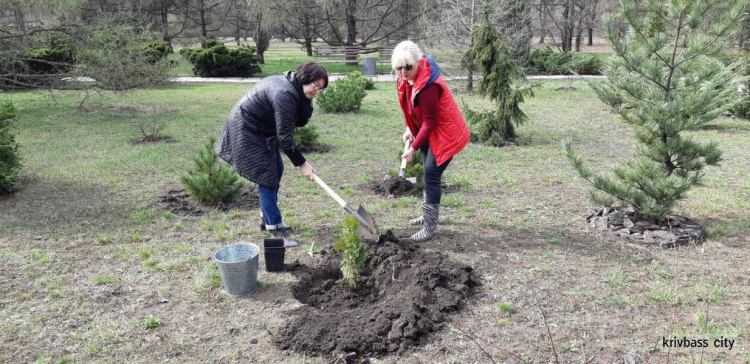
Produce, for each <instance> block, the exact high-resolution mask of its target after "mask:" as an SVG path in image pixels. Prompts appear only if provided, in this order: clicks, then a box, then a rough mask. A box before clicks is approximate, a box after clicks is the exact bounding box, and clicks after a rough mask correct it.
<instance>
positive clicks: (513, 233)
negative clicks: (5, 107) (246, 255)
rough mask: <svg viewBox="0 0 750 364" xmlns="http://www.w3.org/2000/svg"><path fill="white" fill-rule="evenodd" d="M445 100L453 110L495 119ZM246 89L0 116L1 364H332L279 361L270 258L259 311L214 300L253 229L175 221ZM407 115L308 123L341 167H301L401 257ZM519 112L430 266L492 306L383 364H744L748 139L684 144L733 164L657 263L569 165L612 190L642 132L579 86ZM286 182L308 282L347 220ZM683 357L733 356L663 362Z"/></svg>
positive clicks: (458, 164) (230, 217)
mask: <svg viewBox="0 0 750 364" xmlns="http://www.w3.org/2000/svg"><path fill="white" fill-rule="evenodd" d="M453 86H455V87H456V89H457V90H456V91H457V92H456V97H457V99H458V100H459V102H461V101H462V100H463V101H465V102H466V103H467V104H468V105H470V106H472V107H475V108H478V107H489V106H490V104H489V103H488V102H487V101H486V100H482V99H479V98H478V97H477V96H475V95H470V94H466V93H465V92H462V91H461V88H462V87H461V86H462V85H460V84H454V85H453ZM562 86H566V87H569V86H573V87H576V88H577V90H575V91H556V89H558V88H560V87H562ZM248 87H249V86H248V85H237V84H230V85H168V86H163V87H159V88H153V89H147V90H138V91H134V92H132V93H126V94H111V95H104V96H97V97H94V98H92V99H90V100H88V101H87V102H86V103H85V104H84V108H76V105H77V104H78V103H79V102H80V101H81V97H82V96H80V95H75V94H69V93H54V94H50V93H44V92H15V93H6V94H5V97H6V98H8V99H10V100H12V101H13V102H14V103H15V104H16V106H17V107H18V109H19V112H20V118H19V123H18V125H17V126H18V128H17V132H18V136H17V139H18V142H19V143H20V144H21V152H22V156H23V162H24V171H25V173H26V174H27V176H28V180H27V181H26V185H25V187H24V188H23V189H22V190H20V191H19V192H18V193H16V194H15V195H13V196H10V197H0V258H2V259H0V276H2V277H3V279H2V280H0V362H38V363H50V362H59V361H60V360H61V359H67V360H69V361H68V362H123V361H136V362H155V361H167V360H169V361H186V362H208V361H223V362H267V363H276V362H296V363H303V362H313V363H316V362H321V363H322V362H329V361H330V360H331V358H316V357H313V358H311V357H309V356H306V355H305V354H303V353H297V352H287V351H281V350H280V349H278V347H277V346H276V345H275V344H274V337H275V335H276V333H278V332H279V330H280V329H282V328H283V327H284V325H285V324H286V323H287V322H288V321H289V320H290V319H291V318H292V317H293V315H294V310H295V309H296V308H298V307H300V306H301V305H302V304H301V303H300V302H298V301H297V300H296V299H295V298H294V297H293V296H292V294H291V292H290V287H291V286H292V285H293V284H294V283H295V281H296V278H294V276H292V275H291V274H289V273H269V272H266V271H265V270H264V269H263V266H264V265H263V257H262V255H261V258H260V259H261V269H260V271H259V272H258V273H259V276H258V277H259V278H258V279H259V284H260V288H259V289H258V291H257V292H256V293H254V294H253V295H251V296H249V297H247V298H232V297H228V296H226V295H224V294H222V293H220V288H219V286H220V280H219V278H218V273H217V269H216V264H215V263H214V261H213V260H212V255H213V253H214V252H215V251H216V250H218V249H219V248H220V247H222V246H224V245H226V244H230V243H235V242H239V241H247V242H253V243H256V244H260V243H261V242H262V239H263V237H264V236H265V235H264V234H263V233H262V232H260V231H258V228H257V222H258V211H257V210H255V209H244V208H235V209H230V210H228V211H221V210H209V211H208V213H206V214H204V215H201V216H184V215H180V214H177V213H172V212H170V211H169V210H168V209H167V207H166V206H165V205H164V204H163V203H161V200H162V198H163V197H164V196H165V194H167V193H168V192H169V191H170V190H177V189H181V186H180V184H179V177H180V175H181V174H182V173H184V171H185V169H186V168H187V167H188V166H190V165H191V163H193V162H192V158H193V157H194V156H195V155H196V153H197V151H198V149H199V148H200V147H201V146H202V145H203V144H204V143H205V141H206V140H207V138H208V136H211V135H217V134H218V132H219V130H220V128H221V126H222V124H223V121H224V117H225V116H226V114H227V113H228V112H229V110H230V109H231V107H232V106H233V105H234V103H235V102H236V100H237V99H238V98H239V97H240V96H241V95H242V94H243V92H245V91H246V89H247V88H248ZM394 97H395V91H394V90H393V85H392V84H390V83H381V84H378V85H377V89H376V90H374V91H370V92H369V93H368V96H367V97H366V98H365V101H364V104H363V106H362V110H361V111H360V112H358V113H347V114H326V113H323V112H321V111H320V110H316V112H315V113H314V116H313V119H312V121H311V124H313V125H316V126H317V128H318V131H319V132H320V134H321V141H322V142H323V143H325V144H328V145H330V146H332V148H333V149H332V150H331V151H330V152H328V153H324V154H308V155H307V158H308V160H309V161H310V163H311V164H312V165H313V166H314V167H315V168H316V169H317V172H318V174H319V176H320V177H321V178H323V179H324V180H325V181H326V182H327V183H328V184H329V185H330V186H331V187H332V188H334V189H335V190H336V191H341V194H342V196H343V197H344V198H345V199H347V202H349V203H350V204H352V205H355V206H356V205H358V204H363V205H364V206H366V207H367V209H368V210H369V211H370V213H372V215H373V216H374V218H375V219H376V220H377V221H378V224H379V226H380V230H381V233H382V232H384V231H385V230H387V229H390V230H393V231H394V232H395V233H396V235H397V236H406V235H408V234H410V233H413V232H414V231H415V230H416V229H415V228H407V227H406V221H407V220H408V219H409V218H412V217H414V216H416V215H417V214H418V206H419V202H420V201H419V199H417V198H414V197H402V198H397V199H396V198H386V197H382V196H380V195H376V194H375V193H373V192H372V191H371V190H369V189H367V188H366V187H364V186H365V183H367V182H370V181H376V180H380V179H382V178H383V176H384V175H386V174H387V173H388V171H389V170H392V169H396V168H398V160H396V153H397V152H396V151H397V150H399V149H400V148H401V145H400V134H401V132H402V130H403V126H402V121H401V116H400V112H399V111H398V107H397V105H396V102H395V99H394ZM523 108H524V110H525V111H526V112H527V113H528V114H529V116H530V120H529V122H528V123H527V124H525V125H523V126H521V127H520V128H519V131H520V133H521V134H522V136H523V139H524V140H525V141H526V142H527V143H526V145H522V146H514V147H506V148H501V149H498V148H493V147H488V146H483V145H477V144H470V145H469V146H468V147H467V148H466V149H465V150H464V151H463V152H462V153H461V154H459V155H458V156H457V157H456V158H455V159H454V160H453V162H452V163H451V165H450V167H449V168H448V169H447V171H446V174H445V179H446V180H447V181H448V182H449V183H450V184H452V185H454V186H457V188H454V189H451V191H452V192H450V193H447V194H446V195H444V207H443V209H442V210H441V214H442V215H441V224H440V233H439V235H438V236H437V237H436V238H435V239H433V240H432V241H429V242H427V243H423V244H422V247H423V248H424V249H426V250H429V251H433V252H440V253H444V254H447V255H448V256H449V257H450V258H451V259H452V260H455V261H457V262H462V263H465V264H468V265H471V266H472V267H473V268H474V270H475V272H476V273H477V274H478V276H479V277H480V279H481V282H482V286H481V287H480V288H479V293H478V294H477V295H475V296H474V297H473V298H471V299H470V300H469V301H468V304H467V307H466V308H465V309H464V310H462V311H461V312H459V313H458V314H456V315H455V316H453V317H452V320H451V321H450V322H449V323H448V324H446V325H445V326H444V327H443V329H442V330H440V331H438V332H436V333H433V334H431V335H430V336H428V338H427V340H426V341H425V342H424V343H423V345H421V346H418V347H416V348H413V349H412V350H410V351H407V352H405V353H402V354H394V355H390V356H385V357H382V358H379V359H378V362H387V363H396V362H398V363H401V362H456V363H459V362H460V363H465V362H488V361H489V359H488V357H487V355H492V356H493V358H494V360H495V361H497V362H515V361H519V360H522V361H528V362H551V361H554V360H555V355H558V356H559V357H560V362H581V361H584V362H622V361H627V362H645V361H648V360H653V361H654V362H666V361H667V358H668V357H669V358H670V360H673V361H675V362H687V361H690V360H691V358H693V357H694V358H695V360H698V358H699V357H701V356H702V357H703V358H704V359H708V360H710V361H714V362H746V361H748V360H750V336H749V335H748V332H750V308H749V307H750V285H749V284H748V282H749V281H750V265H748V264H747V262H748V261H750V251H748V243H749V242H750V238H749V236H750V234H749V232H750V162H749V161H750V149H748V148H747V145H748V144H749V143H750V123H749V122H748V121H745V120H738V119H729V118H720V119H719V120H717V121H715V122H713V123H711V124H710V125H709V126H708V127H706V128H704V129H703V130H700V131H696V132H693V133H691V134H690V136H691V137H694V138H697V139H700V140H702V141H717V142H719V143H720V146H721V149H722V150H723V151H724V160H723V162H722V163H721V167H718V168H709V169H707V170H706V179H705V186H703V187H699V188H696V189H694V190H692V191H691V192H690V194H689V198H688V199H687V200H686V201H684V202H682V203H681V204H679V206H678V208H677V213H679V214H682V215H685V216H687V217H690V218H692V219H695V220H696V221H698V222H700V223H701V224H703V225H704V226H705V227H706V228H707V230H708V235H709V239H708V240H707V241H706V242H705V243H704V244H703V245H700V246H689V247H684V248H680V249H676V250H659V249H654V248H645V247H642V246H638V245H636V244H634V243H631V242H629V241H626V240H623V239H621V238H618V237H613V236H611V235H604V234H602V233H599V232H596V231H594V230H593V229H590V228H588V226H587V225H586V222H585V218H586V216H587V215H589V214H591V213H593V212H594V211H595V208H596V206H594V205H592V204H591V203H590V202H588V201H587V197H586V196H587V192H586V186H585V185H584V184H583V183H582V181H581V180H580V178H578V176H577V175H576V174H575V173H574V171H573V169H572V168H571V167H570V166H569V165H568V163H567V161H566V159H565V157H564V154H563V152H562V147H561V141H562V140H564V139H572V140H573V143H574V146H575V147H576V149H577V150H578V151H579V152H580V153H581V154H582V156H583V157H584V158H585V159H586V160H587V161H588V163H589V165H590V166H591V167H592V168H594V169H596V170H606V169H607V168H608V167H609V166H612V165H614V164H615V163H617V162H620V161H623V160H625V159H626V158H627V157H628V156H629V155H630V154H631V152H632V150H633V147H634V138H633V135H632V132H631V131H630V130H629V128H628V127H627V126H625V125H624V124H623V123H621V122H620V121H618V120H617V117H616V116H615V115H614V114H612V113H610V112H609V111H608V110H607V109H606V108H605V106H604V105H603V104H602V103H601V102H599V101H598V99H597V98H596V97H595V95H594V94H593V92H592V91H591V90H590V88H589V87H588V86H587V85H586V84H585V83H583V82H581V81H568V82H548V83H545V84H544V85H543V87H542V88H541V89H540V90H539V92H538V93H537V95H536V97H534V98H530V99H528V100H527V102H526V103H525V104H524V105H523ZM138 121H146V122H150V121H156V122H159V123H166V127H165V129H164V133H165V134H166V135H169V136H171V137H172V141H171V142H161V143H156V144H131V143H129V141H131V140H133V139H136V138H138V137H139V133H138V131H137V129H136V128H135V127H134V126H133V124H134V123H135V122H138ZM285 163H286V166H287V169H286V171H287V173H286V176H285V177H284V179H283V181H282V187H281V193H280V201H281V209H282V211H283V213H284V218H285V222H287V223H289V224H291V225H293V226H294V228H295V229H296V234H295V236H296V237H298V239H299V240H300V241H301V243H302V244H303V245H304V246H303V248H300V249H297V250H294V251H291V252H288V253H287V256H286V260H287V262H288V263H289V262H292V261H294V260H296V259H298V260H299V261H300V262H301V263H302V264H312V263H313V262H314V260H313V259H311V258H310V257H309V256H308V255H307V254H306V253H305V249H306V248H309V247H310V246H311V245H312V244H313V243H314V244H315V246H314V249H321V248H323V247H327V246H330V245H331V244H333V242H334V241H335V234H336V230H337V228H338V226H339V225H340V223H341V221H342V218H343V217H344V215H345V212H344V211H343V209H341V208H340V207H339V206H338V205H337V204H336V203H335V202H334V201H333V200H332V199H331V198H329V197H328V196H327V195H326V193H325V192H323V191H322V190H321V189H320V188H319V187H317V185H316V184H315V183H313V182H310V181H307V180H305V179H304V178H303V177H302V176H301V174H300V173H299V171H298V170H296V169H294V168H293V167H292V166H291V164H290V163H289V161H288V160H286V158H285ZM248 189H249V190H251V191H252V186H249V187H248ZM545 322H546V324H545ZM548 335H551V337H552V342H553V343H554V345H551V344H550V341H549V338H548ZM672 336H677V337H678V338H682V337H683V336H684V337H687V338H688V339H702V338H711V339H712V340H711V342H713V339H718V338H721V337H724V338H729V339H732V340H734V346H733V348H732V349H731V350H729V349H728V348H708V349H705V351H701V349H685V348H671V349H670V348H666V347H663V346H662V338H663V337H667V338H671V337H672ZM553 347H554V350H553Z"/></svg>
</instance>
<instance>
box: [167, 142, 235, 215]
mask: <svg viewBox="0 0 750 364" xmlns="http://www.w3.org/2000/svg"><path fill="white" fill-rule="evenodd" d="M214 143H216V138H214V137H211V138H210V139H209V141H208V143H206V145H205V147H204V148H203V149H201V150H200V152H199V154H198V156H197V157H195V158H194V159H193V160H194V161H195V167H192V168H188V170H187V174H185V175H183V176H182V177H181V178H180V182H182V186H183V187H185V189H186V190H187V191H188V193H189V194H190V196H192V197H193V198H194V199H196V200H197V201H200V202H203V203H207V204H211V205H216V204H218V203H227V202H231V201H233V200H234V199H236V198H237V196H239V194H240V192H241V190H242V186H243V184H242V182H241V181H240V176H239V175H237V173H236V172H235V171H234V169H232V167H230V166H229V165H227V164H226V163H224V162H222V161H221V160H220V159H219V157H218V156H217V155H216V154H215V153H214V148H213V146H214Z"/></svg>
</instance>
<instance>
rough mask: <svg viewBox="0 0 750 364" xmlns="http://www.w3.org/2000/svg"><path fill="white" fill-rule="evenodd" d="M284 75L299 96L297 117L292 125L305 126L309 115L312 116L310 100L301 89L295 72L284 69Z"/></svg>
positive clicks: (300, 83)
mask: <svg viewBox="0 0 750 364" xmlns="http://www.w3.org/2000/svg"><path fill="white" fill-rule="evenodd" d="M284 76H286V79H287V80H288V81H289V82H291V83H292V85H293V86H294V89H295V90H297V95H298V96H299V105H298V106H297V118H296V120H295V122H294V126H296V127H302V126H305V125H307V123H308V122H309V121H310V117H312V113H313V106H312V100H310V99H308V98H307V96H305V91H304V90H303V89H302V82H300V81H299V80H298V79H297V77H296V72H294V71H286V72H284Z"/></svg>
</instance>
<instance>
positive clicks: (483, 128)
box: [461, 24, 534, 146]
mask: <svg viewBox="0 0 750 364" xmlns="http://www.w3.org/2000/svg"><path fill="white" fill-rule="evenodd" d="M471 34H472V36H473V37H474V40H475V41H474V45H473V46H472V47H471V48H470V49H469V50H468V51H466V53H464V55H463V56H462V57H461V64H462V66H463V67H468V65H470V64H471V65H474V67H476V69H477V70H478V71H479V72H481V73H482V80H481V81H480V82H479V93H480V94H481V95H483V96H486V97H488V98H489V99H490V100H492V101H493V102H494V103H495V110H493V111H489V112H477V111H473V110H470V109H466V110H465V113H466V119H467V120H468V121H469V123H470V124H473V125H477V131H478V133H477V137H478V139H479V141H482V142H487V143H489V144H491V145H494V146H503V145H505V144H506V143H508V142H510V141H513V140H515V139H516V137H517V134H516V130H515V126H518V125H521V124H522V123H523V122H524V121H526V119H528V117H527V116H526V114H524V112H523V111H522V110H521V108H520V105H521V103H523V100H524V96H533V88H534V85H531V84H523V85H519V83H520V82H523V81H525V76H524V73H523V69H522V68H521V67H519V66H518V63H517V62H516V60H515V59H514V58H513V57H512V56H511V54H510V49H509V48H508V46H507V45H506V44H505V43H504V42H503V41H502V40H500V36H499V34H498V33H497V31H496V30H495V29H494V28H493V27H491V26H489V25H487V24H478V25H477V26H476V27H475V28H474V30H473V31H472V32H471Z"/></svg>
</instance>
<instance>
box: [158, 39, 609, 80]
mask: <svg viewBox="0 0 750 364" xmlns="http://www.w3.org/2000/svg"><path fill="white" fill-rule="evenodd" d="M224 43H225V44H226V45H227V46H228V47H234V46H235V44H236V43H234V41H227V40H224ZM243 44H245V43H244V42H243ZM249 44H250V45H251V46H253V43H252V42H250V43H249ZM320 45H324V43H315V44H314V46H316V47H317V46H320ZM194 46H197V45H194ZM540 47H546V45H544V44H541V45H540V44H534V48H540ZM553 48H554V47H553ZM609 48H610V47H609V46H602V45H600V44H598V43H597V44H596V45H595V46H592V47H587V46H583V47H582V48H581V49H582V51H583V52H585V53H586V54H593V55H595V56H596V57H598V58H601V59H602V60H604V61H606V60H607V59H609V57H610V53H609ZM179 49H180V47H177V48H176V49H175V53H173V54H170V55H169V56H168V59H169V60H171V61H173V62H174V63H175V67H173V68H172V69H171V70H170V71H169V75H170V76H174V77H193V76H194V75H193V70H192V65H191V64H190V62H188V61H187V60H185V59H184V58H183V57H182V56H180V54H179ZM425 51H426V52H427V54H429V55H431V56H433V57H434V58H435V59H436V60H437V61H438V62H439V63H440V67H441V69H442V70H443V71H444V72H445V74H446V76H447V77H458V76H466V74H465V73H466V72H465V71H464V69H463V68H462V67H461V66H460V64H459V60H460V58H461V53H460V52H456V51H442V50H435V51H433V50H430V49H426V50H425ZM364 57H375V58H377V57H378V54H377V53H372V54H364V55H360V57H359V58H360V59H359V65H357V66H350V65H346V64H343V63H325V64H323V66H324V67H325V68H326V70H327V71H328V72H329V73H347V72H351V71H359V72H362V63H363V58H364ZM320 60H321V59H320V58H316V57H308V56H307V54H306V53H305V51H304V49H303V48H301V46H300V45H298V44H296V43H293V42H278V41H274V42H272V43H271V46H270V47H269V49H268V50H267V51H266V53H265V61H266V64H262V65H260V66H261V70H262V72H261V73H260V74H258V75H253V77H264V76H269V75H277V74H280V73H282V72H284V71H288V70H293V69H296V68H297V67H298V66H299V65H300V64H302V63H303V62H310V61H312V62H314V61H320ZM323 60H324V61H325V59H323ZM380 61H381V60H380V59H377V62H378V63H377V72H378V74H388V73H391V72H392V70H391V67H390V60H385V61H386V62H385V63H380Z"/></svg>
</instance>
